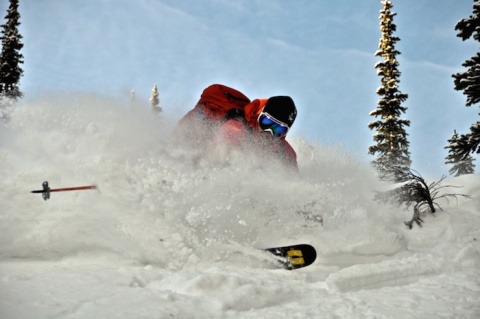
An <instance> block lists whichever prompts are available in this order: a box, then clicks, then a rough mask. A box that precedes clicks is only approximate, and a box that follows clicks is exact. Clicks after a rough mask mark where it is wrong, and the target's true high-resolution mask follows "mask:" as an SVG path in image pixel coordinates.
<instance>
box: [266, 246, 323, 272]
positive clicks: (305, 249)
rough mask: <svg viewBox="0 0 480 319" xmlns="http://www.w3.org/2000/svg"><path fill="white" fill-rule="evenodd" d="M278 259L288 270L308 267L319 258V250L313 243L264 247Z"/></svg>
mask: <svg viewBox="0 0 480 319" xmlns="http://www.w3.org/2000/svg"><path fill="white" fill-rule="evenodd" d="M262 250H263V251H265V252H268V253H270V254H272V255H274V256H275V257H277V258H276V259H277V260H278V262H279V263H280V264H281V265H282V267H283V268H285V269H288V270H293V269H298V268H303V267H307V266H309V265H311V264H313V262H314V261H315V259H316V258H317V251H316V250H315V248H314V247H313V246H312V245H308V244H298V245H291V246H282V247H271V248H264V249H262Z"/></svg>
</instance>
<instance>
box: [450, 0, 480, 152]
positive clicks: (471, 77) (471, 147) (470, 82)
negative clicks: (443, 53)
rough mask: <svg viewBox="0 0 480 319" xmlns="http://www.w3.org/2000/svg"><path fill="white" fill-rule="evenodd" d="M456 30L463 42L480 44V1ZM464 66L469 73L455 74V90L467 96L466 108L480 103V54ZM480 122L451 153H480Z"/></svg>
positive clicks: (478, 0) (456, 144)
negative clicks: (468, 40)
mask: <svg viewBox="0 0 480 319" xmlns="http://www.w3.org/2000/svg"><path fill="white" fill-rule="evenodd" d="M455 30H457V31H458V33H457V36H458V37H460V38H462V40H463V41H465V40H467V39H469V38H471V37H472V36H473V39H474V40H475V41H477V42H480V0H475V1H474V3H473V15H471V16H470V17H468V18H467V19H462V20H460V21H458V22H457V25H456V26H455ZM462 66H464V67H466V68H468V70H467V71H465V72H461V73H456V74H453V75H452V76H453V78H454V84H455V90H457V91H463V94H465V95H466V96H467V103H466V106H471V105H473V104H476V103H478V102H480V52H477V54H476V55H474V56H473V57H472V58H471V59H469V60H467V61H465V62H464V63H463V64H462ZM479 145H480V121H477V123H475V124H473V125H472V126H471V127H470V133H468V134H462V135H461V136H460V137H459V138H458V141H457V143H455V144H454V145H450V146H451V147H450V148H451V150H450V151H451V152H452V154H454V155H455V156H460V157H462V158H463V159H467V158H468V156H469V153H475V152H476V153H477V154H478V153H480V147H479Z"/></svg>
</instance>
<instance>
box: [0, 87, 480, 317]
mask: <svg viewBox="0 0 480 319" xmlns="http://www.w3.org/2000/svg"><path fill="white" fill-rule="evenodd" d="M127 104H128V103H123V102H121V101H117V100H112V99H104V98H101V97H96V96H84V95H72V94H70V95H63V96H55V97H51V96H49V97H45V98H44V99H39V100H35V101H24V102H22V103H20V104H17V105H14V107H13V108H12V109H11V110H10V109H9V110H8V111H7V112H6V114H8V121H5V122H2V123H1V125H0V133H1V134H0V159H1V162H2V165H1V166H0V176H1V178H0V187H1V188H2V190H3V191H2V192H1V193H0V220H1V222H0V282H1V288H0V315H1V316H0V317H2V318H19V317H21V318H51V317H59V318H92V317H105V318H111V317H116V318H165V317H174V318H175V317H176V318H229V317H231V318H236V317H237V318H238V317H241V318H262V317H265V318H271V317H283V316H289V317H293V318H318V317H325V318H338V317H341V318H347V317H348V318H364V317H370V318H415V317H424V318H425V317H434V316H437V315H438V313H440V315H439V316H440V317H442V316H443V317H451V316H452V315H456V316H457V317H463V318H475V317H476V315H477V314H478V313H479V311H480V309H479V306H478V305H479V304H480V303H479V301H480V300H479V297H478V296H479V293H478V292H479V291H480V288H479V287H480V278H479V275H478V271H477V268H478V266H479V264H480V253H479V252H480V247H479V244H478V238H479V236H480V227H479V226H480V225H479V220H480V215H479V212H478V207H480V202H479V201H480V197H479V194H480V180H479V177H478V176H476V175H471V176H465V177H462V178H455V179H451V180H449V181H447V183H450V184H460V185H463V186H464V189H462V190H461V191H462V192H464V193H467V194H470V195H472V198H470V199H468V198H460V199H459V201H458V203H455V202H451V203H444V204H443V205H442V206H443V207H444V211H440V212H438V213H437V214H436V215H435V217H434V216H426V223H425V224H424V227H423V228H421V229H420V228H417V227H415V228H414V229H413V230H411V231H410V230H408V229H407V228H406V227H405V226H404V225H403V221H404V220H407V219H409V218H410V215H411V212H404V211H402V210H400V209H399V208H396V207H390V206H385V205H380V204H378V203H376V202H374V201H373V194H374V192H375V191H376V190H379V189H382V188H383V185H381V184H380V183H379V182H378V181H376V180H375V178H374V174H373V172H372V171H371V170H370V168H369V167H368V165H366V164H364V163H361V162H359V161H358V160H356V159H355V158H354V157H352V156H351V155H349V154H345V153H344V152H343V150H342V149H341V148H336V147H325V146H322V145H319V144H309V143H307V142H305V141H304V140H302V139H301V138H299V137H292V140H291V141H292V144H293V146H294V148H295V149H296V150H297V153H298V160H299V166H300V171H301V172H300V174H299V175H291V174H288V173H283V172H282V171H281V170H280V168H279V167H278V166H275V165H274V164H272V163H265V162H262V161H258V160H256V159H255V158H252V157H244V156H242V155H241V154H237V155H236V156H234V158H233V159H232V162H231V163H230V164H229V165H227V164H225V165H217V164H218V163H216V165H212V164H211V163H209V162H208V161H202V160H200V161H199V160H198V158H196V157H195V154H194V153H192V152H191V151H190V150H188V149H186V148H184V147H182V146H181V145H177V144H176V143H174V142H173V140H172V135H171V131H172V127H173V126H174V125H175V123H176V120H175V119H170V118H168V117H166V116H162V115H160V116H157V115H154V114H152V113H151V112H149V111H148V106H147V105H146V106H145V107H144V108H142V107H139V106H138V105H137V106H135V105H127ZM45 180H46V181H49V183H50V186H51V187H53V188H55V187H68V186H78V185H85V184H92V183H93V184H97V185H98V190H95V191H79V192H66V193H52V196H51V199H50V200H49V201H43V200H42V198H41V196H39V195H34V194H30V193H29V192H30V190H32V189H37V188H41V183H42V182H43V181H45ZM321 220H322V221H323V223H320V222H319V221H321ZM300 242H303V243H310V244H312V245H314V246H315V247H316V248H317V251H318V257H317V261H316V262H315V263H314V264H313V265H312V266H309V267H307V268H305V269H301V270H296V271H290V272H289V271H285V270H282V269H278V268H277V266H276V264H275V260H274V259H273V258H271V257H269V256H268V255H266V254H265V253H263V252H261V251H260V250H258V248H262V247H269V246H280V245H285V244H292V243H300ZM378 300H381V302H378ZM398 309H403V312H402V313H399V314H398V315H395V314H396V313H398ZM436 312H438V313H436Z"/></svg>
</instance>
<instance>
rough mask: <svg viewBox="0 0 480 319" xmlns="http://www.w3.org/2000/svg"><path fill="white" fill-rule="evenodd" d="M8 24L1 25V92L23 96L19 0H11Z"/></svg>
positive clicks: (7, 16)
mask: <svg viewBox="0 0 480 319" xmlns="http://www.w3.org/2000/svg"><path fill="white" fill-rule="evenodd" d="M5 19H6V20H7V22H6V24H3V25H1V28H2V32H1V33H2V36H1V37H0V39H1V41H2V55H1V56H0V94H2V95H5V96H7V97H10V98H14V99H16V98H20V97H22V95H23V94H22V92H20V89H19V87H18V84H19V82H20V77H21V76H22V74H23V70H22V69H21V68H20V64H22V63H23V55H22V54H21V53H20V50H21V49H22V48H23V44H22V43H21V42H20V39H22V36H21V35H20V33H19V32H18V26H19V25H20V22H19V19H20V14H19V13H18V0H10V6H9V8H8V10H7V15H6V16H5Z"/></svg>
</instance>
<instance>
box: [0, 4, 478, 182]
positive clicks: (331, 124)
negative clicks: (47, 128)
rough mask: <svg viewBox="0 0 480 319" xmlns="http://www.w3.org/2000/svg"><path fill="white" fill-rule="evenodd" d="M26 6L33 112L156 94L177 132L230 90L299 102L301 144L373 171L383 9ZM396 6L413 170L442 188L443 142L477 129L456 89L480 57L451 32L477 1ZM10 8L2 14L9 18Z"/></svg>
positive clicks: (473, 113) (27, 80)
mask: <svg viewBox="0 0 480 319" xmlns="http://www.w3.org/2000/svg"><path fill="white" fill-rule="evenodd" d="M20 2H21V3H20V14H21V26H20V33H21V34H22V35H23V37H24V39H23V43H24V44H25V47H24V49H23V50H22V53H23V55H24V56H25V64H24V66H23V68H24V77H23V78H22V81H21V89H22V91H23V92H24V93H25V95H26V99H35V98H36V97H37V96H39V95H43V94H45V93H51V92H58V91H60V92H65V91H68V92H84V93H86V94H91V93H93V94H100V95H106V96H112V97H115V98H120V99H128V98H129V95H130V92H131V90H134V91H135V92H136V96H137V99H140V100H142V99H143V100H145V101H147V100H148V99H149V97H150V94H151V89H152V87H153V85H154V84H155V83H156V84H157V86H158V90H159V94H160V102H161V106H162V107H163V108H164V110H165V113H166V114H168V115H169V116H172V117H173V118H174V119H178V118H179V117H180V116H181V115H182V114H183V113H185V112H186V111H187V110H189V109H190V108H192V107H193V106H194V104H195V102H196V101H197V100H198V98H199V95H200V94H201V91H202V90H203V88H204V87H206V86H208V85H210V84H212V83H223V84H226V85H229V86H232V87H235V88H237V89H239V90H241V91H243V92H244V93H245V94H246V95H247V96H248V97H250V98H251V99H254V98H257V97H269V96H273V95H290V96H292V97H293V99H294V100H295V102H296V104H297V107H298V110H299V116H298V120H297V122H296V123H295V125H294V129H293V130H292V132H291V136H292V137H301V138H305V139H307V140H308V141H311V142H319V143H321V144H326V145H337V144H342V145H344V147H345V149H346V150H347V151H348V152H352V153H353V154H355V155H357V156H359V158H361V159H362V160H365V161H369V160H372V159H373V157H372V156H368V155H366V153H367V149H368V146H370V145H372V144H373V139H372V135H373V134H374V132H373V131H370V130H369V129H368V127H367V125H368V123H369V122H371V121H373V120H374V118H372V117H370V116H369V113H370V111H372V110H374V109H375V108H376V104H377V102H378V96H377V95H376V94H375V91H376V89H377V88H378V87H379V86H380V78H379V77H378V76H377V75H376V71H375V69H374V65H375V63H376V62H378V61H380V59H379V58H376V57H374V52H375V51H376V50H377V45H378V41H379V39H380V37H381V34H380V30H379V20H378V16H379V10H381V8H382V6H381V4H380V1H372V0H369V1H354V0H350V1H347V0H343V1H331V0H310V1H306V0H297V1H281V0H276V1H273V0H262V1H260V0H237V1H227V0H203V1H194V0H172V1H167V0H135V1H133V0H115V1H113V0H110V1H108V0H95V1H94V0H69V1H64V0H40V1H39V0H21V1H20ZM393 4H394V8H393V11H394V12H396V13H397V16H396V17H395V20H394V21H395V23H396V25H397V32H396V33H395V35H396V36H398V37H400V39H401V41H400V42H398V44H397V49H398V50H399V51H400V52H401V53H402V54H401V55H400V56H399V57H398V61H399V63H400V65H399V70H400V71H401V72H402V75H401V77H400V81H401V82H400V90H401V91H402V92H403V93H407V94H408V95H409V98H408V100H407V101H406V102H405V103H404V106H406V107H408V110H407V113H406V114H405V117H406V118H408V119H409V120H410V121H411V127H410V128H407V132H408V133H409V137H408V138H409V141H410V151H411V158H412V160H413V164H412V168H414V169H416V170H418V171H419V172H420V173H421V174H422V175H424V176H426V177H440V176H441V175H442V174H446V173H448V169H449V168H450V167H449V166H445V165H444V158H445V156H446V155H447V152H446V150H444V146H445V145H446V144H447V139H448V138H450V137H451V136H452V134H453V130H454V129H457V131H459V132H460V133H466V132H467V131H468V129H469V127H470V125H471V124H472V123H474V122H476V121H477V120H478V112H479V110H478V106H474V107H470V108H467V107H465V97H464V96H463V95H462V93H461V92H457V91H454V89H453V78H452V77H451V75H452V74H453V73H456V72H460V71H463V70H464V68H463V67H462V66H461V64H462V63H463V62H464V61H465V60H466V59H468V58H470V57H471V56H473V55H474V54H475V53H476V52H477V51H478V43H476V42H474V41H473V40H470V41H466V42H463V41H462V40H461V39H460V38H458V37H456V31H455V30H454V27H455V24H456V22H457V21H458V20H460V19H462V18H465V17H468V16H469V15H471V14H472V7H473V1H472V0H437V1H432V0H401V1H393ZM7 6H8V3H7V1H2V2H1V3H0V10H1V11H0V12H3V13H1V16H2V17H3V16H5V13H6V11H5V10H6V8H7ZM146 107H148V105H147V106H146ZM478 165H480V164H478Z"/></svg>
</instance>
